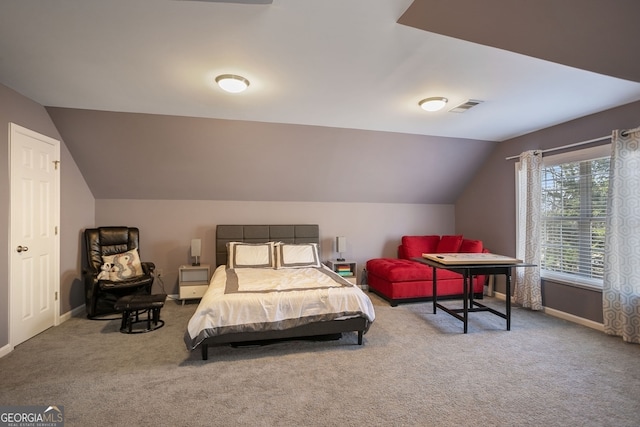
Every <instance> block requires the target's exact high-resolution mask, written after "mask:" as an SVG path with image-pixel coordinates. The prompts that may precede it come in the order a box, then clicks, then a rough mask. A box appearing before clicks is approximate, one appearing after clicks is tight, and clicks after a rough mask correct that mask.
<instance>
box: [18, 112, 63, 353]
mask: <svg viewBox="0 0 640 427" xmlns="http://www.w3.org/2000/svg"><path fill="white" fill-rule="evenodd" d="M16 134H22V135H27V136H28V137H30V138H34V139H37V140H40V141H42V142H43V143H46V144H49V145H51V146H52V147H53V151H54V157H55V159H54V160H55V161H57V162H58V167H57V168H56V172H57V173H56V174H54V178H53V187H54V189H53V192H54V200H53V213H52V216H53V218H52V219H51V222H52V224H51V226H52V227H55V228H56V230H57V232H56V233H55V235H54V241H55V245H54V246H55V248H54V253H53V267H52V269H53V273H52V276H53V279H54V281H55V282H54V286H53V292H54V295H57V298H56V299H55V300H54V304H53V307H54V313H53V326H58V325H59V324H60V302H61V300H62V295H61V294H60V234H61V230H60V185H61V183H60V181H61V178H60V175H61V174H60V170H61V168H60V163H59V161H60V141H58V140H57V139H54V138H51V137H49V136H46V135H43V134H40V133H38V132H35V131H32V130H30V129H27V128H25V127H22V126H20V125H17V124H15V123H13V122H10V123H9V144H7V145H8V150H9V186H10V188H9V196H10V198H11V199H12V198H13V196H12V191H13V184H12V180H13V179H14V176H13V173H14V171H13V170H12V161H13V158H12V155H13V151H12V150H14V149H15V148H14V146H15V141H14V139H15V138H14V135H16ZM10 205H11V203H10ZM12 216H13V207H12V206H10V207H9V239H8V241H7V244H8V246H9V248H8V249H9V251H8V254H9V257H8V263H9V276H8V279H9V286H8V288H9V292H8V301H9V315H8V321H9V325H8V326H9V345H10V346H13V343H14V342H15V331H14V328H15V325H14V324H13V323H12V320H13V319H12V317H11V302H12V300H11V298H12V292H15V284H14V283H12V269H13V263H12V258H11V256H12V251H13V248H14V247H15V245H14V243H15V242H13V240H12V239H13V234H12V233H11V227H12V224H11V221H12Z"/></svg>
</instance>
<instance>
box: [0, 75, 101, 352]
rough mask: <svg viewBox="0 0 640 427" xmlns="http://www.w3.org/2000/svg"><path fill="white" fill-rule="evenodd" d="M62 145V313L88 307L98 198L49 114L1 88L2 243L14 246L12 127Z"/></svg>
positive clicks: (0, 300)
mask: <svg viewBox="0 0 640 427" xmlns="http://www.w3.org/2000/svg"><path fill="white" fill-rule="evenodd" d="M10 122H13V123H16V124H18V125H20V126H23V127H25V128H28V129H31V130H33V131H35V132H39V133H41V134H43V135H46V136H49V137H51V138H54V139H57V140H60V142H61V144H60V157H61V159H60V160H61V175H60V218H61V220H60V273H61V281H60V293H61V300H60V313H66V312H68V311H69V310H70V309H71V308H72V307H76V306H78V305H80V304H82V303H83V300H82V293H81V292H79V291H78V289H79V287H80V271H81V268H80V265H81V259H80V252H79V241H80V233H81V230H82V229H84V228H85V227H86V226H89V225H93V221H94V216H95V215H94V199H93V196H92V194H91V192H90V191H89V188H88V187H87V185H86V183H85V181H84V179H83V178H82V175H81V174H80V171H79V170H78V167H77V166H76V164H75V162H74V161H73V158H72V157H71V154H70V153H69V151H68V150H67V147H66V145H65V144H64V141H62V140H61V137H60V135H59V133H58V131H57V129H56V127H55V126H54V124H53V122H52V121H51V119H50V117H49V115H48V114H47V112H46V110H45V109H44V108H43V107H42V106H41V105H39V104H37V103H35V102H33V101H31V100H30V99H28V98H26V97H24V96H22V95H20V94H19V93H17V92H15V91H13V90H11V89H9V88H7V87H6V86H3V85H1V84H0V129H3V130H2V131H0V146H2V147H3V148H2V149H0V175H1V176H3V178H2V179H1V180H0V200H2V202H1V203H0V223H1V224H4V226H0V241H2V242H8V241H9V213H10V210H9V203H10V187H9V123H10ZM8 250H9V248H8V244H4V245H0V351H1V350H2V348H3V347H4V346H6V345H7V344H8V343H9V265H8V261H9V253H8Z"/></svg>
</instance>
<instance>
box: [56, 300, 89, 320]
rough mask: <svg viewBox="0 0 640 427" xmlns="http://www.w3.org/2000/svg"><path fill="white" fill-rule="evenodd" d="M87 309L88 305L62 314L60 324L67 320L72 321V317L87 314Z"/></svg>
mask: <svg viewBox="0 0 640 427" xmlns="http://www.w3.org/2000/svg"><path fill="white" fill-rule="evenodd" d="M86 309H87V306H86V304H82V305H80V306H78V307H76V308H74V309H71V310H70V311H67V312H66V313H64V314H62V315H61V316H60V323H62V322H66V321H67V320H69V319H71V318H72V317H76V316H79V315H81V314H82V313H83V312H85V311H86Z"/></svg>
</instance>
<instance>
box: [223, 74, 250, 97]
mask: <svg viewBox="0 0 640 427" xmlns="http://www.w3.org/2000/svg"><path fill="white" fill-rule="evenodd" d="M216 83H218V86H220V87H221V88H222V90H225V91H227V92H230V93H240V92H243V91H245V90H246V89H247V88H248V87H249V80H247V79H245V78H244V77H242V76H237V75H235V74H222V75H220V76H218V77H216Z"/></svg>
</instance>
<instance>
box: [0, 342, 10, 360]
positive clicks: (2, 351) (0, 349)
mask: <svg viewBox="0 0 640 427" xmlns="http://www.w3.org/2000/svg"><path fill="white" fill-rule="evenodd" d="M12 351H13V346H12V345H11V344H7V345H5V346H4V347H0V357H5V356H6V355H7V354H9V353H11V352H12Z"/></svg>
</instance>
